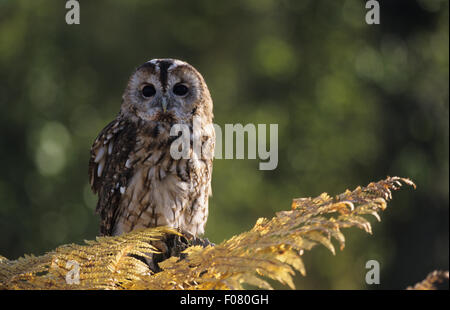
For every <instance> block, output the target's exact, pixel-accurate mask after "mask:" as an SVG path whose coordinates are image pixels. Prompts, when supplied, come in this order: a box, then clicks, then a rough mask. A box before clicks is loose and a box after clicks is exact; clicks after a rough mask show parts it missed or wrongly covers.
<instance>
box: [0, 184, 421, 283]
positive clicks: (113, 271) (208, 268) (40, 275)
mask: <svg viewBox="0 0 450 310" xmlns="http://www.w3.org/2000/svg"><path fill="white" fill-rule="evenodd" d="M402 182H403V183H405V184H408V185H411V186H413V187H415V185H414V183H413V182H412V181H410V180H409V179H404V178H399V177H388V178H387V179H386V180H382V181H379V182H376V183H370V184H369V185H368V186H366V187H363V188H361V187H358V188H356V189H355V190H353V191H349V190H347V191H346V192H344V193H342V194H340V195H338V196H336V197H334V198H333V197H330V196H329V195H328V194H326V193H323V194H321V195H320V196H318V197H316V198H300V199H294V200H293V203H292V208H291V210H290V211H282V212H278V213H277V214H276V216H275V217H274V218H272V219H270V220H268V219H265V218H260V219H258V221H257V222H256V224H255V226H254V227H253V228H252V229H251V230H250V231H248V232H244V233H242V234H240V235H237V236H234V237H232V238H231V239H229V240H226V241H224V242H222V243H221V244H219V245H216V246H214V247H211V246H208V247H206V248H203V247H200V246H192V247H189V248H188V249H187V250H185V251H184V254H185V257H184V259H180V258H179V257H171V258H169V259H167V260H165V261H163V262H162V263H160V264H159V266H160V267H161V269H162V271H161V272H158V273H155V274H153V273H151V272H150V270H149V269H148V267H147V265H146V264H145V263H143V262H142V261H141V260H139V259H136V258H135V257H137V256H141V257H148V256H149V253H155V252H157V249H158V248H161V247H158V240H161V239H162V238H163V237H164V236H166V235H167V234H176V232H175V231H173V230H170V229H167V228H155V229H147V230H143V231H140V232H132V233H129V234H126V235H123V236H120V237H107V238H98V239H97V241H93V242H92V241H91V242H87V243H88V245H85V246H80V245H73V244H72V245H66V246H61V247H59V248H57V249H56V250H54V251H53V252H50V253H47V254H46V255H43V256H40V257H34V256H26V257H24V258H20V259H18V260H16V261H8V260H6V259H4V258H1V257H0V288H7V289H27V288H33V289H47V288H51V289H68V288H73V289H242V288H243V286H242V285H243V284H244V283H247V284H250V285H254V286H257V287H261V288H266V289H270V288H271V286H270V284H269V283H268V282H267V281H266V280H265V279H264V278H270V279H273V280H276V281H279V282H281V283H283V284H285V285H288V286H289V287H291V288H294V283H293V280H292V277H293V275H294V274H295V270H298V271H299V272H300V273H301V274H303V275H305V274H306V270H305V266H304V263H303V260H302V255H303V253H304V251H305V250H310V249H311V248H313V247H314V246H315V245H317V244H322V245H324V246H325V247H327V248H328V249H329V250H330V251H331V252H332V253H335V248H334V245H333V243H332V240H333V239H335V240H337V242H338V243H339V245H340V248H341V249H343V248H344V245H345V238H344V235H343V234H342V232H341V229H342V228H348V227H358V228H361V229H363V230H365V231H366V232H368V233H371V232H372V231H371V225H370V223H369V221H368V220H367V219H366V218H365V217H364V215H372V216H374V217H375V218H376V219H377V220H378V221H379V220H380V217H379V214H378V212H379V211H382V210H384V209H385V208H386V205H387V201H388V200H390V199H391V198H392V190H397V189H399V188H400V187H401V185H402ZM130 255H131V256H130ZM71 260H74V261H76V262H78V263H79V265H80V269H79V270H80V277H79V278H80V283H79V284H72V285H69V284H67V283H66V279H65V277H66V275H67V272H68V268H67V267H66V266H67V262H68V261H71Z"/></svg>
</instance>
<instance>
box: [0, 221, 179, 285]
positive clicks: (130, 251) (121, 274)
mask: <svg viewBox="0 0 450 310" xmlns="http://www.w3.org/2000/svg"><path fill="white" fill-rule="evenodd" d="M167 234H178V233H177V232H176V231H174V230H172V229H169V228H166V227H159V228H155V229H151V230H144V231H133V232H131V233H129V234H126V235H123V236H119V237H98V238H97V240H96V241H86V243H87V245H76V244H69V245H63V246H60V247H58V248H57V249H55V250H54V251H52V252H49V253H47V254H45V255H42V256H39V257H35V256H25V257H23V258H19V259H17V260H15V261H8V260H4V261H0V288H3V289H120V288H121V287H122V286H123V285H126V284H127V282H132V281H135V280H137V279H139V278H140V277H141V276H142V275H145V274H150V273H151V272H150V270H149V268H148V266H147V265H146V264H145V263H144V262H142V261H141V260H139V259H136V258H134V257H133V255H135V256H140V257H147V256H148V255H149V254H150V253H157V252H158V250H157V249H156V248H155V246H153V245H152V243H157V242H158V241H159V240H160V239H161V238H162V237H163V236H165V235H167ZM75 265H76V266H75ZM74 267H76V268H77V270H78V271H79V273H78V275H77V277H78V279H79V281H77V282H79V283H73V282H71V281H68V279H67V275H68V274H69V272H70V271H71V270H73V268H74Z"/></svg>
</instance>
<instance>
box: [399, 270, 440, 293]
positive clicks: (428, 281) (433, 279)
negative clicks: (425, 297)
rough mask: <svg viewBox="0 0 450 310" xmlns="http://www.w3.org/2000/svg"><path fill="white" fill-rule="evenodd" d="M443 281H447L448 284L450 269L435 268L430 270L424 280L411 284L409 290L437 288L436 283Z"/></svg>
mask: <svg viewBox="0 0 450 310" xmlns="http://www.w3.org/2000/svg"><path fill="white" fill-rule="evenodd" d="M443 282H447V286H448V270H447V271H443V270H435V271H433V272H430V273H429V274H428V275H427V277H426V278H425V279H424V280H423V281H421V282H419V283H417V284H415V285H414V286H409V287H408V288H407V290H436V289H437V288H436V285H437V284H442V283H443ZM447 289H448V288H447Z"/></svg>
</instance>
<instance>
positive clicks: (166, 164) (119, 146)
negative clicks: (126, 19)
mask: <svg viewBox="0 0 450 310" xmlns="http://www.w3.org/2000/svg"><path fill="white" fill-rule="evenodd" d="M186 90H187V91H186ZM185 91H186V93H185ZM194 118H195V119H196V120H197V121H198V122H199V123H200V126H199V127H196V126H194V125H193V122H194ZM212 119H213V113H212V100H211V97H210V94H209V90H208V87H207V86H206V83H205V82H204V80H203V77H202V76H201V75H200V73H198V72H197V70H195V69H194V68H193V67H192V66H191V65H189V64H187V63H185V62H182V61H179V60H173V59H155V60H152V61H149V62H147V63H145V64H143V65H142V66H140V67H139V68H137V69H136V71H135V72H134V73H133V74H132V76H131V77H130V80H129V82H128V85H127V88H126V89H125V92H124V95H123V101H122V106H121V110H120V113H119V115H118V116H117V118H116V119H115V120H113V121H112V122H111V123H109V124H108V125H107V126H106V127H105V128H104V129H103V130H102V131H101V132H100V134H99V135H98V137H97V139H96V140H95V141H94V143H93V145H92V148H91V158H90V162H89V177H90V184H91V187H92V190H93V191H94V193H96V194H98V197H99V199H98V204H97V209H96V211H97V212H98V213H99V214H100V217H101V226H100V233H101V234H102V235H119V234H121V233H124V232H129V231H131V230H134V229H137V228H146V227H155V226H169V227H173V228H177V229H179V230H180V231H182V232H184V233H189V234H191V235H193V236H196V235H199V234H203V232H204V226H205V224H206V220H207V216H208V197H209V196H210V194H211V187H210V186H211V174H212V154H213V152H214V141H215V136H214V130H213V127H212ZM175 124H184V125H187V126H188V128H189V130H190V132H191V135H190V144H191V145H190V149H189V155H190V156H189V158H185V159H183V158H181V159H174V157H173V156H172V155H171V153H170V146H171V144H172V143H173V141H174V140H176V139H177V138H178V137H177V136H171V135H170V130H171V128H172V126H173V125H175ZM194 129H195V130H197V132H195V131H194ZM196 136H197V137H200V138H201V141H202V142H204V143H205V144H204V145H205V146H206V147H204V149H203V155H204V156H200V157H196V155H195V154H194V153H195V152H193V148H192V146H193V138H194V137H196Z"/></svg>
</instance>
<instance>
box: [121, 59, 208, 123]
mask: <svg viewBox="0 0 450 310" xmlns="http://www.w3.org/2000/svg"><path fill="white" fill-rule="evenodd" d="M122 99H123V101H122V106H121V112H120V113H121V114H122V115H123V116H125V117H127V118H129V119H132V120H135V121H143V122H147V123H148V122H150V123H155V122H156V123H160V124H161V123H166V124H168V125H171V124H186V123H189V122H192V119H193V117H194V116H200V117H202V118H206V120H207V121H209V122H211V120H212V100H211V96H210V93H209V90H208V87H207V86H206V83H205V81H204V79H203V77H202V75H201V74H200V73H199V72H198V71H197V70H196V69H195V68H194V67H193V66H191V65H189V64H188V63H186V62H184V61H180V60H176V59H153V60H150V61H148V62H146V63H144V64H143V65H141V66H139V67H138V68H137V69H136V70H135V72H134V73H133V74H132V75H131V77H130V79H129V81H128V85H127V87H126V89H125V92H124V94H123V98H122Z"/></svg>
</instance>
